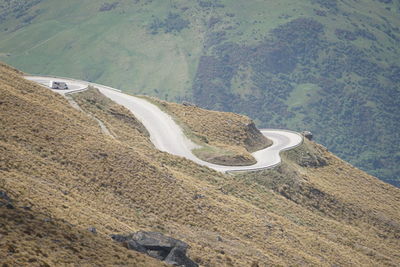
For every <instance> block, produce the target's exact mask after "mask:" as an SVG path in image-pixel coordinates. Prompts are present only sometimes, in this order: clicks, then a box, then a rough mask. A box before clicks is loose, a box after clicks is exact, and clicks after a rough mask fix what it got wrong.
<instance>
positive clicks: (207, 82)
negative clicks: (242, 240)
mask: <svg viewBox="0 0 400 267" xmlns="http://www.w3.org/2000/svg"><path fill="white" fill-rule="evenodd" d="M399 28H400V3H399V1H395V0H365V1H362V2H361V1H355V0H335V1H333V0H332V1H322V0H301V1H293V0H291V1H289V0H282V1H273V0H266V1H228V0H220V1H210V0H191V1H186V0H185V1H184V0H174V1H155V0H147V1H143V0H142V1H141V0H136V1H123V0H120V1H113V2H104V1H98V0H95V1H90V2H89V1H77V0H71V1H49V0H36V1H15V0H14V1H12V0H10V1H0V60H2V61H5V62H7V63H10V64H11V65H13V66H16V67H18V68H20V69H22V70H23V71H25V72H29V73H41V74H54V75H61V76H69V77H76V78H80V79H85V80H91V81H96V82H99V83H103V84H109V85H112V86H114V87H119V88H122V89H124V90H126V91H129V92H135V93H144V94H149V95H154V96H157V97H161V98H163V99H167V100H176V101H180V100H182V99H185V100H190V101H193V102H195V103H197V104H198V105H200V106H202V107H206V108H211V109H217V110H224V111H234V112H238V113H243V114H246V115H248V116H250V117H251V118H252V119H255V121H256V122H257V124H258V126H259V127H279V128H281V127H284V128H291V129H293V130H303V129H308V130H311V131H312V132H314V133H315V135H316V138H317V140H318V141H319V142H321V143H323V144H324V145H326V146H327V147H328V148H329V149H330V150H332V151H333V152H335V153H336V154H338V155H339V156H341V157H343V158H344V159H346V160H348V161H350V162H351V163H352V164H354V165H356V166H358V167H360V168H362V169H363V170H366V171H368V172H369V173H371V174H373V175H376V176H378V177H380V178H381V179H383V180H385V181H387V182H390V183H392V184H395V185H397V186H398V185H399V179H400V168H399V166H400V164H399V163H400V154H399V153H400V152H399V151H400V147H399V146H400V145H399V142H398V140H399V138H400V134H399V132H398V131H399V129H400V105H399V104H398V103H399V100H400V78H399V77H400V63H399V59H400V46H399V45H398V44H399V42H400V29H399Z"/></svg>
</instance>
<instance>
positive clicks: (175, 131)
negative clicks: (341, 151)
mask: <svg viewBox="0 0 400 267" xmlns="http://www.w3.org/2000/svg"><path fill="white" fill-rule="evenodd" d="M25 79H27V80H30V81H34V82H37V83H40V84H42V85H44V86H46V87H48V88H49V84H50V81H61V82H65V83H67V85H68V87H69V89H68V90H53V91H55V92H58V93H60V94H63V95H66V94H70V93H74V92H80V91H84V90H86V89H87V88H88V86H93V87H96V88H98V89H99V91H100V92H101V93H102V94H104V95H105V96H107V97H108V98H110V99H111V100H113V101H115V102H116V103H118V104H120V105H122V106H124V107H126V108H127V109H129V110H130V111H131V112H132V113H133V114H134V115H135V116H136V117H137V118H138V119H139V120H140V121H141V122H142V124H143V125H144V126H145V127H146V129H147V131H148V132H149V133H150V139H151V141H152V142H153V144H154V146H155V147H156V148H157V149H159V150H161V151H165V152H168V153H170V154H173V155H176V156H181V157H185V158H187V159H189V160H192V161H194V162H196V163H197V164H200V165H204V166H207V167H209V168H211V169H214V170H216V171H220V172H242V171H254V170H259V169H268V168H272V167H275V166H277V165H279V164H280V162H281V158H280V155H279V153H280V152H281V151H284V150H288V149H291V148H294V147H296V146H298V145H300V144H301V143H302V141H303V138H302V136H301V135H300V134H298V133H295V132H291V131H285V130H274V129H263V130H261V132H262V134H263V135H264V136H266V137H267V138H269V139H270V140H272V142H273V144H272V146H270V147H268V148H265V149H262V150H259V151H256V152H254V153H252V155H253V157H254V158H255V159H256V160H257V163H256V164H253V165H249V166H222V165H216V164H213V163H209V162H206V161H203V160H201V159H199V158H197V157H196V156H195V155H194V154H193V153H192V149H194V148H197V147H198V145H196V144H195V143H193V142H192V141H191V140H189V139H188V138H187V137H186V136H185V135H184V133H183V131H182V129H181V128H180V127H179V126H178V125H177V124H176V123H175V122H174V120H173V119H172V118H171V117H170V116H169V115H168V114H166V113H165V112H163V111H161V110H160V109H159V108H158V107H157V106H156V105H154V104H151V103H150V102H148V101H146V100H144V99H142V98H138V97H134V96H131V95H127V94H124V93H122V92H121V91H120V90H117V89H114V88H111V87H108V86H104V85H100V84H95V83H90V82H85V81H79V80H74V79H69V78H58V77H46V76H25Z"/></svg>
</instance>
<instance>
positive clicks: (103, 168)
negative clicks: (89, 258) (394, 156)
mask: <svg viewBox="0 0 400 267" xmlns="http://www.w3.org/2000/svg"><path fill="white" fill-rule="evenodd" d="M0 99H1V103H0V114H1V116H0V123H1V125H2V126H3V127H1V128H0V150H1V153H0V186H1V191H4V192H7V194H8V195H9V196H10V197H12V198H13V199H16V200H18V202H20V203H22V204H21V205H19V204H18V205H17V206H18V208H20V207H22V206H30V207H32V208H31V209H32V212H33V213H34V214H32V216H35V218H38V219H39V220H41V218H42V217H41V216H42V215H40V214H43V216H44V217H45V218H51V219H52V221H55V222H57V223H56V224H55V227H57V228H60V229H66V230H65V231H67V232H72V233H76V236H75V237H76V239H72V240H79V241H80V242H88V243H89V244H91V242H92V240H90V237H91V234H92V233H85V231H86V230H85V229H87V228H88V227H95V228H96V229H97V231H98V234H97V236H96V238H98V240H101V241H99V243H97V245H98V246H103V245H102V244H104V247H103V248H104V250H108V248H107V246H110V248H111V246H114V244H115V243H112V242H113V241H112V240H111V238H109V235H110V234H114V233H124V234H126V233H129V232H133V231H137V230H152V231H158V232H162V233H165V234H167V235H169V236H173V237H175V238H179V239H182V240H183V241H185V242H187V243H188V244H189V245H190V246H191V248H190V250H189V256H190V257H191V258H192V259H194V260H195V261H196V262H198V263H200V264H201V265H203V266H249V265H251V264H253V265H254V266H257V265H258V266H267V265H294V264H299V263H300V264H304V265H328V266H329V265H333V264H338V265H342V266H351V265H353V266H382V265H383V266H396V265H399V263H400V257H399V255H398V251H399V249H400V244H399V242H398V239H399V232H400V226H399V224H398V222H399V221H400V210H399V205H398V203H399V201H400V192H399V189H397V188H395V187H392V186H390V185H388V184H385V183H383V182H380V181H379V180H377V179H376V178H374V177H371V176H369V175H367V174H366V173H364V172H362V171H359V170H357V169H355V168H354V167H352V166H350V165H348V164H346V163H345V162H343V161H341V160H340V159H338V158H336V157H335V156H333V155H332V154H331V153H329V152H328V151H326V150H324V149H323V148H321V147H320V146H319V145H317V144H315V143H309V142H307V143H305V144H304V145H303V146H302V147H299V148H298V149H297V150H295V151H292V152H289V154H288V155H287V157H286V160H285V164H284V165H282V166H281V167H280V168H279V169H277V170H272V171H264V172H256V173H249V174H245V175H242V176H231V175H222V174H220V173H217V172H215V171H213V170H210V169H208V168H205V167H201V166H198V165H196V164H194V163H192V162H190V161H188V160H185V159H183V158H178V157H174V156H171V155H169V154H167V153H162V152H159V151H157V150H155V149H154V147H153V145H152V144H151V142H150V140H149V139H148V137H147V133H146V131H145V130H144V129H143V127H142V126H141V125H140V123H138V121H137V120H136V119H135V118H134V117H133V115H132V114H130V113H129V112H128V111H127V110H126V109H124V108H122V107H120V106H118V105H116V104H115V103H113V102H110V101H109V100H107V99H106V98H104V97H101V96H97V97H96V98H93V97H91V96H90V95H89V96H87V95H86V96H85V95H83V97H82V105H81V109H82V110H83V111H80V110H77V109H75V108H73V107H72V106H71V105H70V104H69V103H68V101H67V100H66V99H64V98H63V97H62V96H60V95H58V94H56V93H54V92H51V91H50V90H48V89H46V88H43V87H41V86H38V85H36V84H34V83H32V82H29V81H26V80H24V79H23V78H22V77H21V76H20V74H19V73H18V72H16V71H15V70H12V69H10V68H8V67H6V66H3V65H2V66H1V67H0ZM85 99H86V100H85ZM84 101H86V103H84ZM89 113H90V116H89V115H88V114H89ZM93 117H95V118H97V119H98V120H101V121H102V122H103V124H104V125H105V127H107V129H108V130H109V132H110V133H111V134H112V137H111V136H109V135H107V134H104V133H103V132H102V131H101V129H100V127H99V124H98V122H97V121H96V120H94V119H93ZM1 212H2V213H5V214H7V216H5V217H3V218H10V217H11V218H12V217H13V216H14V211H12V210H9V209H7V208H4V207H3V206H2V207H1ZM22 214H24V213H21V215H22ZM36 216H37V217H36ZM58 222H59V223H58ZM64 222H65V223H66V224H68V225H72V229H71V228H68V229H67V228H63V227H64V226H63V224H64ZM1 223H2V224H4V225H6V228H4V229H7V230H4V232H5V233H6V235H7V240H8V241H7V242H18V240H19V238H21V237H20V236H19V235H15V234H12V232H11V230H10V229H13V228H12V227H14V226H13V225H14V222H13V220H11V219H6V220H4V219H2V221H1ZM17 223H19V225H20V227H21V229H24V228H26V227H28V226H29V225H30V224H32V225H34V221H31V220H19V219H17ZM43 227H44V228H41V229H44V230H48V229H50V228H47V227H46V225H44V226H43ZM51 227H53V226H51ZM2 229H3V228H2ZM41 229H38V230H37V231H41ZM21 231H23V230H21ZM55 231H56V230H55ZM74 231H77V232H74ZM82 231H83V232H82ZM1 234H2V235H5V234H4V233H3V232H1ZM57 234H58V233H57V232H55V233H54V235H55V236H57ZM89 234H90V235H89ZM64 237H65V236H64ZM28 238H29V240H30V241H32V242H36V241H38V239H37V238H39V237H37V236H30V237H28ZM65 238H66V239H68V238H69V234H66V237H65ZM96 240H97V239H96ZM107 240H108V241H109V242H111V243H107V242H106V241H107ZM61 241H62V243H61V244H65V243H63V242H69V241H66V240H65V241H64V239H62V240H61ZM71 242H72V241H71ZM93 242H94V241H93ZM7 244H8V243H7ZM44 244H47V243H44ZM67 244H68V246H67V247H66V248H65V247H63V249H68V247H72V248H76V249H77V250H78V251H76V250H74V255H75V256H76V257H79V256H81V257H86V256H85V255H87V254H85V253H90V250H91V248H92V246H89V247H88V248H86V249H87V251H84V252H81V251H79V248H82V249H85V247H81V246H78V245H76V246H74V245H73V243H72V244H71V243H67ZM30 248H31V247H30V246H19V247H18V254H16V255H15V254H12V253H11V254H10V253H7V246H6V245H5V244H4V243H0V251H1V252H2V253H3V251H6V253H7V254H6V255H7V256H6V257H7V258H5V259H6V260H7V262H16V261H17V260H18V263H21V264H24V263H25V264H29V260H30V257H25V256H24V257H20V255H21V253H22V254H23V255H26V253H28V252H30V251H31V250H30ZM93 248H96V247H93ZM111 251H112V256H111V257H114V256H115V257H117V258H118V257H120V259H122V260H123V259H125V258H126V257H127V258H129V255H131V256H132V257H133V258H131V259H130V260H132V262H134V261H135V259H136V254H131V252H127V251H126V254H121V253H124V252H123V251H121V250H119V249H113V250H111ZM60 253H61V252H60ZM128 253H129V254H128ZM49 255H50V254H49ZM51 255H56V253H54V254H51ZM107 255H109V254H105V257H107ZM124 255H126V257H125V256H124ZM37 257H38V260H43V261H45V258H44V256H43V257H42V256H40V255H39V256H37ZM139 257H141V256H138V258H137V260H138V261H140V259H143V263H144V264H146V263H147V262H149V264H151V262H152V261H151V262H150V261H148V260H150V259H148V258H147V257H146V258H139ZM97 259H99V260H101V259H102V258H97ZM2 260H3V258H2ZM95 260H96V259H94V260H93V262H95ZM109 260H110V261H111V260H113V259H109ZM48 264H49V265H55V264H56V263H55V262H50V261H49V263H48Z"/></svg>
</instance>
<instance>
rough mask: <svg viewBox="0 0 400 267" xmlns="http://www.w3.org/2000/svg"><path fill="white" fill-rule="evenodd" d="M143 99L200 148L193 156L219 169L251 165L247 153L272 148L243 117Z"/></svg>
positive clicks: (250, 157) (149, 98)
mask: <svg viewBox="0 0 400 267" xmlns="http://www.w3.org/2000/svg"><path fill="white" fill-rule="evenodd" d="M145 98H146V99H147V100H149V101H151V102H152V103H154V104H156V105H157V106H159V107H160V108H161V109H162V110H164V111H165V112H167V113H168V114H170V115H171V116H172V117H173V118H174V120H175V121H176V122H177V123H178V124H179V125H180V126H181V127H182V128H183V129H184V131H185V134H186V135H187V136H188V137H189V138H191V139H192V140H193V141H194V142H196V143H198V144H200V145H201V146H203V148H200V149H195V150H194V151H193V152H194V154H195V155H196V156H198V157H199V158H201V159H203V160H205V161H208V162H212V163H215V164H221V165H250V164H254V163H256V161H255V159H254V158H253V156H252V155H251V154H250V153H251V152H254V151H257V150H260V149H263V148H266V147H268V146H270V145H271V144H272V143H271V141H270V140H268V139H267V138H266V137H264V136H263V135H262V134H261V132H260V131H259V130H258V129H257V128H256V127H255V125H254V122H253V121H252V120H250V119H249V118H248V117H246V116H243V115H239V114H235V113H231V112H219V111H212V110H206V109H202V108H198V107H195V106H184V105H180V104H176V103H169V102H166V101H162V100H159V99H156V98H153V97H145Z"/></svg>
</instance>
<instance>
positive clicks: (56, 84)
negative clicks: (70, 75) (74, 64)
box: [50, 81, 68, 90]
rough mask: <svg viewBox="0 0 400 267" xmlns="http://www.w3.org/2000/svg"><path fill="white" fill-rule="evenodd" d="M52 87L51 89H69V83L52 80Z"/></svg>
mask: <svg viewBox="0 0 400 267" xmlns="http://www.w3.org/2000/svg"><path fill="white" fill-rule="evenodd" d="M50 88H51V89H60V90H67V89H68V85H67V84H66V83H65V82H56V81H50Z"/></svg>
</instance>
